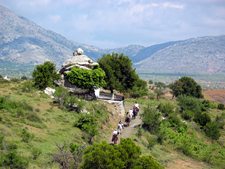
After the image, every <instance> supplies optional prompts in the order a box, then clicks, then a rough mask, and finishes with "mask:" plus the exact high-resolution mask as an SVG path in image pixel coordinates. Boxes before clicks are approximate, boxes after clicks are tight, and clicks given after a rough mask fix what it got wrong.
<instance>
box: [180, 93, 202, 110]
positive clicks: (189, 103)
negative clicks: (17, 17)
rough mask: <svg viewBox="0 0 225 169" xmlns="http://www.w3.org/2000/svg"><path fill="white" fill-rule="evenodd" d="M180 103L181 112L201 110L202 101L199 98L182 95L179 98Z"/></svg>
mask: <svg viewBox="0 0 225 169" xmlns="http://www.w3.org/2000/svg"><path fill="white" fill-rule="evenodd" d="M177 100H178V105H179V106H180V109H181V112H182V111H184V110H191V111H192V112H198V111H201V110H202V109H201V101H200V100H199V99H197V98H194V97H190V96H186V95H180V96H179V97H178V98H177Z"/></svg>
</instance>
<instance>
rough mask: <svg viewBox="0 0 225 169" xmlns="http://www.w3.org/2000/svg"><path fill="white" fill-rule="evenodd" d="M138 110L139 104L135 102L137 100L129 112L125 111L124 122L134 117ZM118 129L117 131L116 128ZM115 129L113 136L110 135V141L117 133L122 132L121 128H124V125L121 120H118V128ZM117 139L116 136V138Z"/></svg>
mask: <svg viewBox="0 0 225 169" xmlns="http://www.w3.org/2000/svg"><path fill="white" fill-rule="evenodd" d="M138 112H139V104H138V103H137V101H136V102H135V104H134V107H133V109H130V110H129V112H127V114H126V118H125V122H130V121H131V119H133V118H135V117H136V116H137V115H138ZM117 129H118V130H119V131H118V130H117ZM117 129H115V130H114V131H113V137H112V141H113V140H114V138H117V136H118V135H119V134H121V132H122V129H124V125H123V122H122V120H119V124H118V128H117ZM117 139H118V138H117Z"/></svg>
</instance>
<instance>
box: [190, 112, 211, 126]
mask: <svg viewBox="0 0 225 169" xmlns="http://www.w3.org/2000/svg"><path fill="white" fill-rule="evenodd" d="M194 121H195V122H196V123H198V124H200V125H201V126H203V127H204V126H205V125H206V124H207V123H209V122H211V117H210V116H209V115H208V114H207V113H201V112H198V113H196V115H195V118H194Z"/></svg>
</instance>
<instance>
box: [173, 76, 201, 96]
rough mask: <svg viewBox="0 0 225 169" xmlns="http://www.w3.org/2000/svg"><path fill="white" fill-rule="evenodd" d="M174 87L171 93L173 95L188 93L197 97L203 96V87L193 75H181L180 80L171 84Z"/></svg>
mask: <svg viewBox="0 0 225 169" xmlns="http://www.w3.org/2000/svg"><path fill="white" fill-rule="evenodd" d="M169 86H170V88H171V89H172V91H171V93H172V94H173V96H176V97H177V96H179V95H182V94H183V95H184V94H185V95H187V96H192V97H196V98H203V95H202V88H201V86H200V85H199V84H197V83H196V82H195V80H194V79H192V78H191V77H186V76H184V77H181V78H180V79H179V80H176V81H175V82H174V83H173V84H170V85H169Z"/></svg>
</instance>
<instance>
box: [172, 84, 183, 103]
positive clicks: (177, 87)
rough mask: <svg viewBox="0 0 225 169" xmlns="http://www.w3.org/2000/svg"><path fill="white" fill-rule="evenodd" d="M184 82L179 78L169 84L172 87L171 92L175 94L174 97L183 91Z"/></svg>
mask: <svg viewBox="0 0 225 169" xmlns="http://www.w3.org/2000/svg"><path fill="white" fill-rule="evenodd" d="M182 86H183V82H181V81H179V80H176V81H175V82H174V83H171V84H169V88H170V89H171V91H170V92H171V94H172V95H173V96H172V99H173V98H174V96H176V97H177V96H179V95H181V94H182V93H183V91H184V90H183V88H182Z"/></svg>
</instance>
